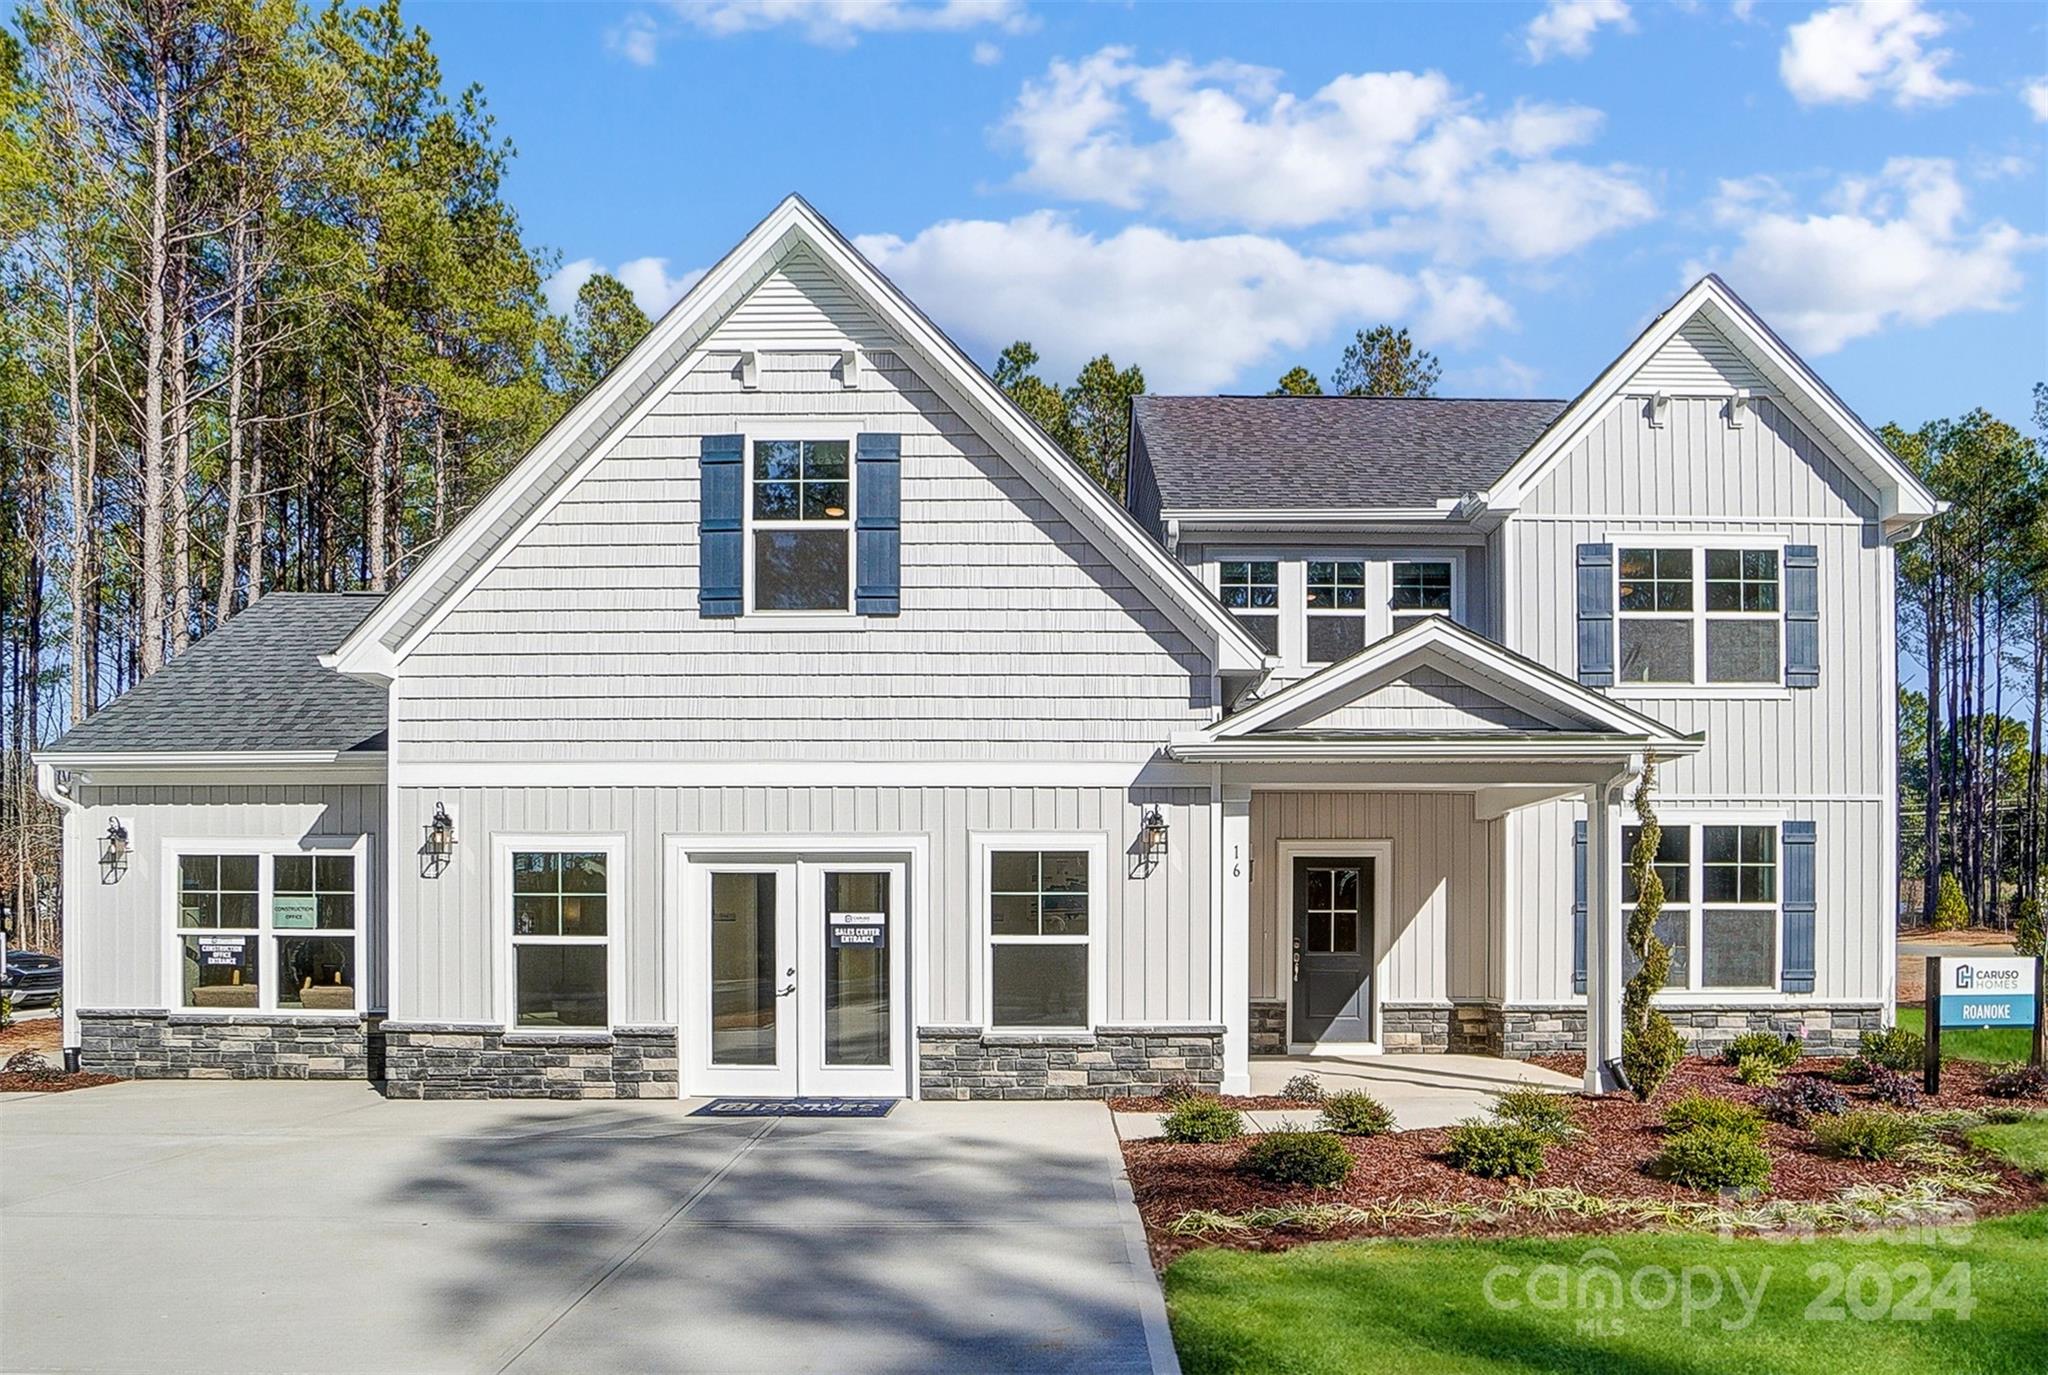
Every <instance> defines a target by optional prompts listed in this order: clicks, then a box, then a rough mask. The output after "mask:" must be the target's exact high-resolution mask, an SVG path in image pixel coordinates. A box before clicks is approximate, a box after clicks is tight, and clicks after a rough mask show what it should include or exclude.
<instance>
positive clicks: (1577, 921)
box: [1572, 821, 1586, 993]
mask: <svg viewBox="0 0 2048 1375" xmlns="http://www.w3.org/2000/svg"><path fill="white" fill-rule="evenodd" d="M1585 991H1586V823H1585V822H1583V821H1574V822H1573V823H1572V992H1574V993H1584V992H1585Z"/></svg>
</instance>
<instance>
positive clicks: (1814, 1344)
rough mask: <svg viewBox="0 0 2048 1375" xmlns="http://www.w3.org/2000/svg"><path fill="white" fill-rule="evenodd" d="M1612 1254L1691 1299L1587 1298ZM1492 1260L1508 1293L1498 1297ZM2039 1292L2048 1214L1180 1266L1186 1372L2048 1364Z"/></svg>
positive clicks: (1451, 1245) (1983, 1371) (1223, 1256)
mask: <svg viewBox="0 0 2048 1375" xmlns="http://www.w3.org/2000/svg"><path fill="white" fill-rule="evenodd" d="M1582 1259H1583V1260H1584V1262H1585V1263H1584V1264H1582V1263H1581V1262H1582ZM1540 1266H1562V1267H1564V1276H1565V1277H1566V1279H1567V1281H1568V1288H1567V1289H1565V1290H1564V1291H1563V1292H1565V1293H1567V1294H1569V1295H1570V1300H1569V1301H1567V1302H1566V1303H1565V1304H1564V1305H1563V1306H1562V1307H1558V1306H1555V1305H1554V1304H1550V1301H1551V1299H1552V1296H1553V1295H1555V1294H1556V1293H1558V1292H1559V1290H1558V1289H1556V1288H1555V1287H1554V1285H1555V1282H1556V1280H1557V1278H1558V1276H1557V1273H1556V1272H1555V1271H1544V1272H1540V1274H1539V1273H1537V1268H1538V1267H1540ZM1602 1266H1604V1267H1606V1268H1607V1269H1608V1270H1611V1271H1613V1272H1616V1273H1619V1274H1620V1275H1621V1276H1622V1278H1623V1279H1624V1280H1625V1281H1629V1282H1631V1283H1633V1284H1635V1285H1636V1286H1637V1287H1638V1288H1639V1290H1640V1293H1641V1295H1642V1297H1643V1298H1645V1299H1648V1300H1650V1301H1651V1302H1653V1303H1654V1302H1655V1301H1656V1300H1657V1299H1659V1298H1662V1297H1663V1296H1664V1294H1665V1292H1666V1291H1665V1288H1664V1285H1665V1283H1666V1281H1665V1280H1664V1279H1663V1278H1661V1276H1670V1277H1673V1282H1675V1284H1676V1285H1677V1286H1678V1287H1679V1290H1680V1293H1681V1294H1683V1292H1684V1288H1685V1286H1686V1285H1687V1284H1688V1283H1689V1284H1690V1286H1691V1291H1692V1294H1693V1296H1694V1299H1695V1302H1694V1304H1693V1308H1692V1311H1691V1312H1689V1313H1688V1312H1686V1311H1685V1305H1684V1301H1683V1299H1682V1298H1681V1299H1679V1300H1677V1301H1673V1302H1670V1303H1669V1304H1668V1306H1663V1307H1644V1306H1642V1305H1641V1304H1638V1303H1637V1302H1635V1301H1633V1300H1624V1302H1623V1304H1622V1306H1621V1307H1619V1308H1618V1309H1617V1308H1614V1307H1609V1308H1607V1309H1606V1310H1605V1311H1604V1312H1602V1311H1600V1310H1597V1309H1595V1308H1593V1307H1591V1306H1590V1305H1584V1306H1582V1305H1581V1304H1580V1303H1579V1302H1578V1295H1579V1294H1580V1292H1581V1291H1580V1279H1581V1277H1582V1276H1584V1275H1585V1274H1586V1273H1587V1272H1588V1270H1589V1269H1595V1268H1598V1267H1602ZM1500 1267H1515V1268H1514V1269H1512V1270H1509V1269H1505V1268H1500ZM1651 1267H1662V1269H1661V1270H1656V1269H1653V1268H1651ZM1689 1267H1690V1268H1689ZM1826 1267H1833V1273H1834V1274H1836V1275H1838V1276H1841V1277H1844V1278H1846V1279H1848V1281H1849V1282H1848V1284H1847V1287H1846V1292H1844V1291H1843V1290H1842V1289H1841V1288H1837V1290H1836V1292H1834V1293H1833V1294H1832V1295H1830V1294H1828V1293H1827V1290H1828V1288H1829V1285H1828V1278H1827V1271H1826ZM1859 1267H1863V1268H1861V1269H1859ZM1915 1267H1918V1268H1917V1269H1916V1268H1915ZM1958 1267H1966V1268H1965V1269H1958ZM1490 1275H1491V1276H1492V1277H1493V1290H1492V1292H1493V1294H1494V1295H1495V1297H1496V1298H1498V1299H1500V1300H1503V1301H1504V1302H1502V1303H1499V1304H1496V1303H1492V1302H1489V1300H1488V1279H1489V1276H1490ZM1532 1276H1533V1280H1532ZM1923 1276H1924V1277H1925V1278H1926V1279H1930V1280H1932V1281H1933V1282H1934V1283H1935V1284H1937V1285H1939V1284H1940V1283H1941V1282H1942V1281H1944V1280H1946V1281H1947V1283H1948V1285H1949V1286H1950V1287H1949V1288H1948V1289H1947V1290H1946V1291H1944V1290H1943V1289H1940V1288H1935V1289H1933V1290H1932V1291H1931V1293H1927V1294H1923V1295H1922V1296H1921V1297H1922V1298H1925V1299H1931V1300H1932V1302H1928V1303H1926V1304H1925V1305H1924V1306H1923V1305H1921V1304H1915V1303H1912V1302H1909V1300H1911V1299H1912V1298H1913V1295H1912V1293H1911V1292H1910V1291H1912V1290H1913V1289H1915V1288H1917V1287H1918V1286H1919V1283H1921V1282H1922V1277H1923ZM1965 1277H1966V1278H1967V1291H1964V1290H1962V1289H1961V1288H1960V1286H1961V1285H1962V1283H1963V1281H1964V1278H1965ZM1738 1281H1739V1285H1740V1288H1741V1289H1742V1290H1744V1291H1747V1292H1748V1293H1749V1294H1750V1295H1751V1296H1752V1297H1753V1298H1754V1297H1755V1296H1756V1295H1757V1293H1758V1291H1759V1287H1761V1297H1760V1299H1757V1301H1756V1302H1755V1304H1754V1312H1753V1317H1752V1318H1751V1319H1750V1320H1749V1321H1748V1322H1747V1323H1746V1324H1745V1323H1743V1321H1742V1319H1743V1314H1744V1311H1745V1303H1744V1300H1743V1298H1742V1297H1741V1295H1740V1294H1739V1293H1738ZM1532 1282H1533V1284H1534V1286H1535V1287H1534V1288H1533V1289H1532V1288H1531V1284H1532ZM1595 1292H1597V1290H1596V1289H1595V1290H1588V1291H1587V1293H1588V1297H1589V1298H1590V1297H1591V1296H1592V1295H1593V1294H1594V1293H1595ZM1716 1292H1717V1293H1718V1297H1717V1301H1716V1302H1713V1303H1711V1304H1709V1303H1708V1302H1707V1299H1708V1298H1709V1297H1710V1296H1713V1295H1715V1294H1716ZM1944 1292H1947V1293H1948V1294H1949V1296H1950V1297H1956V1296H1959V1295H1960V1294H1961V1293H1963V1292H1967V1295H1968V1297H1969V1298H1970V1299H1971V1300H1973V1301H1974V1308H1973V1309H1972V1310H1971V1311H1970V1312H1969V1316H1968V1317H1967V1318H1959V1317H1958V1315H1957V1312H1956V1310H1955V1308H1954V1307H1953V1306H1952V1305H1951V1306H1941V1305H1940V1303H1939V1300H1940V1298H1941V1296H1942V1294H1943V1293H1944ZM2043 1294H2048V1212H2034V1213H2026V1214H2022V1215H2019V1216H2016V1217H2008V1218H2001V1219H1997V1220H1995V1221H1991V1222H1985V1223H1980V1224H1978V1225H1977V1226H1976V1227H1975V1228H1974V1229H1972V1231H1971V1234H1970V1236H1969V1237H1968V1239H1967V1240H1966V1241H1964V1242H1963V1244H1960V1245H1953V1244H1946V1243H1944V1242H1941V1241H1934V1240H1930V1241H1928V1242H1927V1244H1913V1245H1906V1244H1895V1245H1878V1244H1873V1243H1872V1242H1870V1241H1868V1240H1861V1241H1856V1240H1848V1239H1843V1238H1823V1239H1820V1240H1816V1241H1811V1242H1804V1243H1800V1242H1784V1241H1765V1240H1739V1241H1728V1242H1724V1241H1721V1240H1719V1239H1718V1238H1715V1237H1712V1236H1699V1235H1689V1234H1677V1233H1639V1234H1634V1235H1621V1236H1607V1237H1564V1238H1558V1239H1553V1240H1526V1241H1497V1242H1484V1241H1465V1240H1454V1241H1385V1242H1335V1243H1328V1244H1320V1245H1310V1246H1301V1247H1297V1248H1295V1249H1293V1250H1291V1251H1284V1252H1280V1253H1277V1254H1266V1255H1258V1254H1252V1253H1249V1252H1243V1251H1226V1250H1203V1251H1195V1252H1191V1253H1190V1254H1188V1255H1186V1256H1183V1257H1182V1258H1181V1259H1180V1260H1178V1261H1176V1262H1175V1263H1174V1264H1173V1266H1172V1267H1171V1268H1169V1269H1168V1270H1167V1272H1166V1296H1167V1304H1168V1306H1169V1309H1170V1311H1171V1313H1172V1316H1173V1335H1174V1343H1175V1345H1176V1346H1177V1347H1178V1348H1179V1349H1180V1358H1181V1364H1182V1366H1183V1368H1184V1369H1185V1370H1187V1371H1188V1372H1189V1375H1207V1373H1208V1372H1215V1371H1262V1372H1263V1371H1271V1372H1288V1373H1289V1375H1294V1373H1296V1372H1299V1373H1301V1375H1306V1373H1307V1372H1322V1371H1327V1372H1331V1375H1340V1373H1341V1375H1371V1373H1372V1372H1376V1371H1384V1372H1389V1373H1390V1375H1432V1373H1433V1372H1443V1375H1484V1372H1506V1371H1516V1372H1535V1371H1586V1372H1594V1371H1598V1372H1603V1373H1605V1372H1634V1373H1636V1375H1709V1373H1710V1372H1728V1375H1757V1373H1758V1372H1772V1375H1790V1373H1792V1372H1803V1371H1814V1372H1833V1371H1839V1370H1844V1369H1848V1368H1851V1366H1852V1365H1853V1368H1854V1369H1855V1370H1856V1372H1857V1375H1882V1373H1883V1372H1891V1371H1899V1372H1905V1371H1913V1372H1923V1371H1942V1372H1949V1373H1951V1375H1992V1372H2004V1371H2011V1372H2014V1375H2019V1373H2020V1372H2027V1375H2038V1372H2039V1371H2040V1370H2041V1363H2042V1359H2043V1352H2044V1351H2048V1305H2044V1304H2043V1302H2042V1295H2043ZM1539 1299H1540V1300H1543V1301H1544V1302H1543V1303H1538V1302H1536V1300H1539ZM1509 1303H1512V1306H1508V1304H1509ZM1852 1304H1853V1305H1855V1307H1851V1305H1852ZM1901 1304H1904V1308H1903V1310H1902V1309H1901ZM1546 1305H1550V1306H1546ZM1859 1310H1860V1311H1859ZM1916 1312H1921V1313H1923V1314H1924V1315H1923V1316H1919V1317H1915V1316H1914V1314H1915V1313H1916ZM1825 1314H1833V1315H1834V1316H1832V1317H1829V1316H1825ZM1864 1314H1867V1315H1868V1316H1863V1315H1864ZM1609 1324H1618V1326H1616V1327H1610V1326H1608V1325H1609ZM1729 1324H1733V1325H1735V1326H1733V1327H1732V1328H1731V1327H1730V1326H1728V1325H1729ZM1852 1353H1853V1356H1852Z"/></svg>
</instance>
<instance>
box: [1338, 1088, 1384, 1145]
mask: <svg viewBox="0 0 2048 1375" xmlns="http://www.w3.org/2000/svg"><path fill="white" fill-rule="evenodd" d="M1322 1128H1323V1130H1324V1131H1332V1132H1336V1133H1337V1134H1338V1135H1340V1136H1378V1135H1379V1134H1380V1133H1381V1132H1390V1131H1392V1130H1393V1129H1394V1113H1393V1110H1392V1109H1391V1108H1389V1107H1388V1106H1387V1105H1386V1104H1385V1103H1382V1102H1381V1101H1380V1100H1379V1099H1377V1098H1375V1097H1373V1096H1372V1095H1371V1094H1369V1093H1366V1092H1363V1091H1361V1090H1354V1089H1347V1090H1345V1091H1344V1092H1342V1093H1333V1094H1331V1095H1330V1096H1329V1097H1327V1098H1325V1099H1324V1100H1323V1120H1322Z"/></svg>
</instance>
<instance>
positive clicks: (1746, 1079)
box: [1735, 1055, 1785, 1088]
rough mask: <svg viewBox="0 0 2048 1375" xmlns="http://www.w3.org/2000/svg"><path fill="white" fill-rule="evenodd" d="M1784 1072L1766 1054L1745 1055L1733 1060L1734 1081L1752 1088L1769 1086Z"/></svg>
mask: <svg viewBox="0 0 2048 1375" xmlns="http://www.w3.org/2000/svg"><path fill="white" fill-rule="evenodd" d="M1784 1072H1785V1071H1783V1070H1782V1069H1779V1068H1778V1062H1777V1061H1775V1060H1773V1059H1771V1058H1770V1057H1769V1056H1767V1055H1745V1056H1743V1057H1742V1058H1741V1059H1740V1060H1737V1061H1736V1062H1735V1082H1736V1083H1738V1084H1747V1085H1749V1086H1750V1087H1752V1088H1769V1087H1770V1086H1771V1085H1773V1084H1775V1083H1777V1082H1778V1077H1779V1076H1780V1075H1782V1074H1783V1073H1784Z"/></svg>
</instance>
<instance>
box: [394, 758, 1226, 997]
mask: <svg viewBox="0 0 2048 1375" xmlns="http://www.w3.org/2000/svg"><path fill="white" fill-rule="evenodd" d="M397 798H398V801H397V807H398V822H399V824H398V827H397V833H398V834H400V835H417V834H420V832H421V828H423V827H424V826H425V825H426V824H427V821H428V819H429V818H430V817H431V816H432V815H433V811H434V807H435V804H436V803H444V804H445V805H446V806H447V808H448V810H449V813H450V815H451V816H452V817H453V818H454V820H455V824H456V830H457V834H458V835H459V836H460V837H461V838H462V839H461V843H459V844H458V845H457V847H456V851H455V855H454V857H453V859H452V861H451V862H450V864H449V866H448V868H447V869H446V871H445V872H443V873H442V874H441V875H440V876H439V877H437V878H428V877H424V876H422V875H421V874H420V873H419V872H417V871H416V870H415V869H412V868H401V869H400V871H399V873H398V874H397V892H398V904H397V905H398V913H399V916H398V920H397V922H396V923H395V929H394V933H393V956H394V959H395V960H396V961H397V964H398V966H399V967H400V968H401V969H403V970H404V971H405V972H404V977H403V979H402V980H401V982H400V984H399V987H398V988H397V989H396V990H395V991H394V1002H395V1006H394V1008H393V1015H394V1016H396V1017H399V1018H402V1019H418V1020H433V1021H481V1022H494V1023H495V1022H503V1021H504V1020H505V1019H506V1015H507V998H508V994H507V992H506V990H504V989H502V988H501V987H499V980H500V978H501V977H502V972H503V969H504V964H503V958H502V957H503V953H504V948H505V945H506V943H507V942H508V940H509V933H508V932H507V931H506V930H505V929H503V920H504V918H503V915H502V913H501V912H500V911H499V910H498V905H497V904H496V903H495V902H494V901H493V896H492V894H493V886H494V884H502V883H503V882H504V881H505V880H504V878H503V876H501V875H494V874H493V873H491V866H492V865H493V864H494V863H495V862H496V860H495V854H496V849H497V847H496V846H495V845H494V843H493V840H492V837H493V836H497V835H508V836H509V835H550V836H564V837H573V836H579V835H590V836H608V835H617V836H622V837H623V838H624V854H623V864H624V873H622V874H620V875H618V876H617V879H616V881H615V886H614V890H613V891H614V898H613V901H612V904H611V910H612V912H613V913H614V914H615V915H614V918H613V920H612V922H611V923H610V926H611V930H610V938H611V940H612V941H613V942H614V943H616V944H618V945H619V946H620V947H622V949H621V951H620V953H621V955H622V959H620V960H615V961H614V965H613V967H614V968H615V969H621V970H622V971H623V978H624V983H623V986H621V987H617V988H614V990H613V1001H612V1019H613V1021H614V1022H617V1023H656V1024H664V1025H666V1024H672V1023H674V1022H675V1020H676V1015H677V1010H676V1009H675V1008H674V1007H673V1006H671V1003H670V999H671V994H672V989H673V983H674V980H673V978H672V975H673V973H674V970H675V968H676V949H675V946H674V941H675V939H677V938H678V936H679V934H680V933H678V931H677V929H676V927H675V924H674V918H673V912H672V902H673V899H674V895H673V894H672V893H671V892H670V891H669V884H668V876H667V875H666V874H665V873H664V866H665V864H666V856H667V854H668V848H669V846H668V838H669V837H671V836H690V837H699V836H716V835H732V836H735V837H743V836H750V837H760V836H777V835H792V836H827V835H829V836H846V837H862V836H903V835H918V836H925V837H928V838H929V840H928V845H929V855H930V866H931V868H930V874H929V882H930V894H931V907H932V910H931V911H930V912H929V913H927V914H925V917H926V920H925V921H923V922H922V924H921V925H920V923H919V921H918V918H917V917H916V915H915V914H913V913H912V912H911V905H910V902H909V901H906V904H905V915H906V919H907V920H908V921H909V922H910V924H911V928H912V930H918V929H922V930H923V931H924V932H925V944H924V947H923V948H922V949H918V948H916V947H915V946H913V947H912V949H911V951H910V958H911V959H912V960H914V961H916V962H917V963H918V964H919V965H920V966H921V967H922V970H923V972H924V974H925V977H926V980H927V986H928V990H929V991H928V997H929V1005H928V1006H927V1007H923V1008H918V1009H915V1011H914V1015H915V1016H916V1018H917V1020H918V1022H919V1023H920V1024H964V1023H979V1022H980V1021H981V1020H982V1011H981V1009H980V1008H979V1007H977V1006H975V1004H974V993H975V989H976V987H977V985H978V982H979V961H980V960H981V957H982V952H983V949H984V943H983V940H982V937H981V932H980V931H979V930H978V928H977V925H976V911H977V904H976V902H975V901H974V893H973V891H972V890H973V885H974V884H975V882H976V879H975V875H974V873H973V864H974V856H973V845H972V837H973V835H974V834H975V833H977V832H1049V833H1061V832H1072V833H1074V834H1075V835H1076V836H1088V835H1099V836H1103V837H1105V838H1106V842H1107V843H1106V847H1105V848H1106V851H1107V857H1108V863H1109V868H1110V871H1111V872H1110V873H1108V874H1106V875H1104V876H1103V878H1102V881H1101V882H1100V883H1099V885H1098V892H1099V893H1100V895H1101V901H1102V910H1101V911H1100V912H1099V913H1098V914H1096V915H1095V917H1094V919H1093V920H1092V923H1091V925H1092V928H1093V929H1092V931H1091V936H1092V938H1093V940H1094V941H1095V942H1097V943H1098V945H1099V947H1100V949H1101V951H1102V953H1103V956H1104V961H1103V962H1104V968H1105V986H1104V995H1103V1000H1104V1005H1103V1007H1102V1009H1101V1014H1102V1017H1103V1019H1104V1020H1106V1021H1109V1022H1127V1023H1134V1022H1142V1023H1190V1022H1202V1023H1208V1022H1213V1021H1216V1020H1218V1017H1217V1013H1216V1011H1215V1009H1214V1008H1213V1007H1212V1006H1211V983H1212V977H1213V975H1214V973H1215V971H1214V969H1213V967H1212V949H1213V947H1212V944H1211V940H1212V932H1211V930H1210V925H1209V913H1210V902H1209V891H1210V880H1211V874H1210V869H1211V863H1212V856H1211V843H1210V842H1211V834H1210V810H1209V792H1208V790H1207V789H1206V788H1177V787H1176V788H1149V787H1134V788H1128V789H1126V788H1116V787H1096V786H1078V787H1076V786H1060V787H907V786H873V787H811V788H806V787H784V786H760V787H746V786H734V787H719V788H711V787H657V786H631V787H598V786H589V787H562V786H532V787H451V788H445V789H432V788H409V787H402V788H400V789H399V790H398V793H397ZM1155 804H1156V805H1158V806H1159V807H1160V809H1161V811H1162V813H1163V814H1164V815H1165V817H1166V820H1167V823H1168V825H1169V826H1170V828H1171V831H1170V837H1171V839H1170V842H1169V845H1168V849H1167V855H1166V858H1165V860H1164V861H1163V862H1161V863H1159V864H1158V865H1157V866H1156V867H1154V868H1153V869H1152V870H1151V871H1150V872H1149V873H1143V874H1140V873H1137V872H1135V871H1134V868H1133V864H1132V857H1131V854H1130V853H1129V851H1130V847H1131V845H1132V844H1133V842H1134V841H1135V839H1136V837H1137V834H1138V825H1139V819H1140V817H1141V815H1142V814H1143V811H1144V810H1145V808H1147V807H1150V806H1152V805H1155ZM828 852H829V850H828V849H826V848H821V850H820V851H819V853H821V854H822V853H828ZM911 888H912V892H911V894H906V898H907V899H912V900H914V894H915V892H916V881H915V878H914V877H913V879H912V882H911ZM906 996H907V995H906ZM1240 1015H1242V1014H1241V1013H1240Z"/></svg>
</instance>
